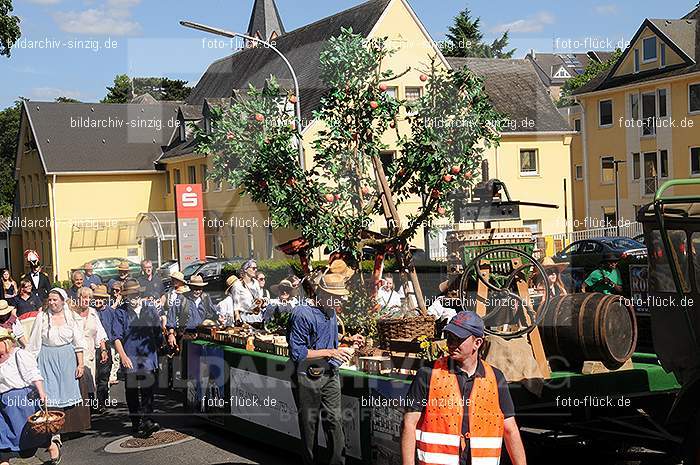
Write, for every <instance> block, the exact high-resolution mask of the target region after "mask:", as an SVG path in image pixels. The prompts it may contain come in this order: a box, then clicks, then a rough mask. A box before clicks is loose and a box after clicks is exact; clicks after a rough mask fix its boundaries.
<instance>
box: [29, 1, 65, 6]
mask: <svg viewBox="0 0 700 465" xmlns="http://www.w3.org/2000/svg"><path fill="white" fill-rule="evenodd" d="M25 1H26V2H27V3H34V4H36V5H56V4H58V3H61V0H25Z"/></svg>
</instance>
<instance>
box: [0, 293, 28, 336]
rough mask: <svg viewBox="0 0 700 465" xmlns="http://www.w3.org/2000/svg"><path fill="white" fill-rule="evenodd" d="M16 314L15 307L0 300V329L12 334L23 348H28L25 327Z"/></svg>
mask: <svg viewBox="0 0 700 465" xmlns="http://www.w3.org/2000/svg"><path fill="white" fill-rule="evenodd" d="M14 312H15V307H13V306H12V305H10V304H9V303H7V301H6V300H0V328H4V329H6V330H7V331H9V332H10V333H12V336H13V337H14V338H15V340H16V341H17V342H19V343H20V345H21V346H22V347H27V338H26V337H25V335H24V327H23V326H22V323H21V322H20V320H19V318H17V316H16V315H15V313H14Z"/></svg>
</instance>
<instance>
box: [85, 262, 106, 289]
mask: <svg viewBox="0 0 700 465" xmlns="http://www.w3.org/2000/svg"><path fill="white" fill-rule="evenodd" d="M83 272H84V274H85V277H84V279H83V286H85V287H89V288H90V289H92V290H93V291H94V290H95V287H97V286H98V285H100V284H102V278H100V277H99V276H97V275H96V274H95V266H94V265H93V264H92V263H90V262H87V263H86V264H85V265H83Z"/></svg>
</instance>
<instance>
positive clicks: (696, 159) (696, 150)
mask: <svg viewBox="0 0 700 465" xmlns="http://www.w3.org/2000/svg"><path fill="white" fill-rule="evenodd" d="M690 174H691V175H693V176H700V147H693V148H691V149H690Z"/></svg>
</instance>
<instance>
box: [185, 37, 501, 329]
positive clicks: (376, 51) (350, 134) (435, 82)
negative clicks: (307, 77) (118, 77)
mask: <svg viewBox="0 0 700 465" xmlns="http://www.w3.org/2000/svg"><path fill="white" fill-rule="evenodd" d="M391 53H392V51H391V50H389V49H388V48H387V46H386V41H385V40H367V39H365V38H363V37H362V36H359V35H356V34H353V33H352V31H351V30H343V31H342V33H341V34H340V35H339V36H338V37H335V38H332V39H330V40H329V41H328V43H327V46H326V48H325V49H324V51H323V52H322V53H321V56H320V73H321V78H322V80H323V82H324V83H325V85H326V86H327V87H328V89H329V90H328V92H327V93H326V95H325V96H324V97H323V98H322V99H321V102H320V107H319V109H318V110H317V111H316V112H315V113H314V117H315V119H316V120H318V123H320V124H321V125H322V127H323V129H322V130H321V131H319V133H318V138H317V139H316V140H315V141H313V147H314V152H313V162H312V164H311V167H310V169H308V170H303V169H302V168H301V167H300V165H299V161H298V150H297V147H296V140H297V137H298V133H297V131H298V127H299V126H298V124H299V122H297V121H295V118H294V117H293V115H292V114H291V112H290V111H288V109H287V108H286V105H285V103H290V102H291V103H294V102H295V101H296V100H295V99H296V98H297V96H296V95H291V94H289V95H286V96H283V97H281V96H280V95H281V89H280V86H279V85H278V83H277V81H276V79H275V78H274V77H270V79H268V81H267V84H266V86H265V87H264V88H263V89H255V88H252V87H251V88H249V90H248V95H247V96H245V98H238V99H234V100H233V101H232V103H231V105H230V106H228V107H225V108H219V109H218V110H216V112H215V114H214V115H213V116H214V121H213V124H212V130H211V131H210V132H209V133H205V132H204V131H198V134H197V138H198V142H197V144H198V151H199V152H201V153H205V154H209V155H211V156H212V157H213V169H212V170H211V178H212V179H214V180H215V181H221V180H226V181H228V182H229V183H231V185H232V186H234V187H236V188H238V189H239V190H240V193H241V195H249V196H250V197H251V199H252V200H253V201H255V202H258V203H262V204H265V205H266V206H267V207H268V210H269V214H270V217H271V219H272V220H273V221H274V222H275V224H276V225H278V226H279V227H289V228H293V229H296V230H298V231H299V232H300V234H301V236H302V237H303V238H304V239H305V240H306V241H307V242H308V245H309V247H311V248H317V247H325V248H326V249H327V250H330V251H337V252H339V253H341V254H342V255H344V256H345V257H346V258H347V259H348V260H347V261H348V262H349V263H350V265H351V266H354V267H358V268H359V266H358V263H359V261H360V260H361V259H362V250H363V248H364V247H365V246H375V247H377V246H385V245H390V244H406V243H407V242H408V241H409V240H411V239H412V238H413V237H414V236H415V234H416V233H417V232H418V230H419V229H420V228H421V227H426V226H429V225H430V222H431V221H433V220H435V219H436V218H439V217H442V216H446V215H449V214H450V208H449V205H448V202H447V195H448V193H449V192H451V191H453V190H459V189H466V188H468V187H470V186H471V185H472V183H473V182H474V179H475V178H476V177H477V176H478V167H479V165H480V163H481V156H482V153H483V150H484V148H485V147H489V146H491V145H493V144H495V143H497V142H498V134H497V133H496V131H494V130H493V126H494V125H493V122H495V121H497V120H498V118H499V116H498V114H497V113H496V112H495V111H494V110H493V108H492V107H491V105H490V103H489V101H488V98H487V96H486V94H485V91H484V87H483V84H482V82H481V80H480V79H479V78H478V77H476V76H475V75H474V74H473V73H471V72H469V71H451V70H447V69H445V67H444V65H442V63H439V62H438V61H437V59H435V58H434V59H433V60H432V61H431V63H430V64H429V66H428V69H426V70H425V71H424V74H421V76H420V80H421V81H422V82H425V92H424V93H423V95H422V96H421V97H420V98H418V99H417V100H415V101H412V102H406V101H403V100H399V99H396V98H394V97H392V96H391V95H390V94H389V93H388V92H387V90H388V86H389V84H387V83H390V82H391V81H393V80H396V79H397V78H398V77H400V76H402V75H404V74H406V73H407V72H408V71H410V70H406V71H404V72H403V73H401V74H400V75H396V74H394V73H393V72H392V71H391V70H386V69H383V62H384V61H385V60H386V58H387V57H389V56H390V55H391ZM404 115H406V116H404ZM404 118H405V119H408V121H409V123H410V131H409V130H408V128H407V127H406V128H401V127H400V125H401V121H402V119H404ZM402 129H404V130H402ZM392 133H393V134H392ZM392 135H393V137H392V139H395V140H396V141H397V144H396V148H397V149H398V150H397V156H395V157H394V158H393V159H391V160H386V159H385V160H383V161H382V162H379V160H380V153H381V152H382V151H383V150H386V149H387V148H389V147H388V146H387V145H386V144H385V143H384V141H386V140H388V139H389V137H388V136H392ZM384 170H385V171H386V177H387V185H388V186H390V190H391V191H393V198H391V199H386V200H388V201H389V202H390V203H391V204H392V205H399V204H401V203H403V202H409V201H410V200H412V199H413V200H414V201H415V200H416V199H417V197H419V198H420V205H419V206H417V207H416V211H415V213H414V214H411V215H410V216H409V217H408V221H407V223H406V224H405V225H402V228H398V227H397V225H396V224H389V228H388V229H389V235H388V236H387V237H381V236H378V235H371V236H368V235H367V234H364V232H365V231H366V230H367V229H368V228H369V227H370V226H371V225H372V224H373V218H374V217H376V215H380V214H382V213H383V214H384V215H385V217H389V215H388V212H386V211H385V210H386V206H387V203H386V202H383V201H382V200H383V192H386V189H382V188H381V184H380V183H379V182H378V179H379V176H378V171H384ZM364 283H365V280H364V278H362V276H361V273H360V279H359V280H358V285H357V288H356V289H355V290H354V293H353V296H352V297H351V299H350V307H351V308H350V309H346V311H345V312H344V314H345V315H346V317H345V320H346V325H347V326H348V327H349V329H350V330H358V329H362V330H364V332H365V333H370V334H371V333H372V324H373V323H372V322H373V320H374V318H373V315H371V314H368V309H372V308H374V304H373V300H372V295H373V292H372V291H373V285H374V283H371V285H370V286H367V285H364Z"/></svg>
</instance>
